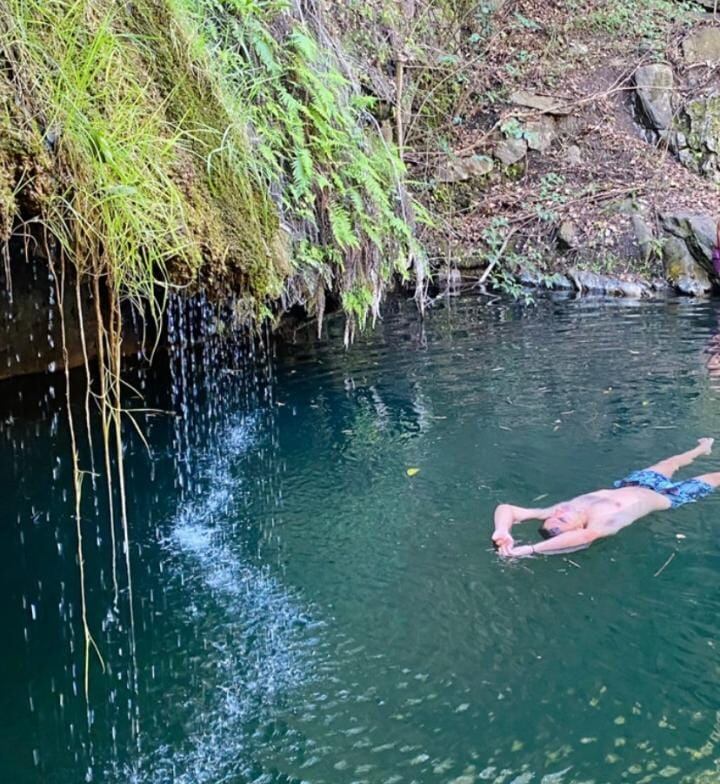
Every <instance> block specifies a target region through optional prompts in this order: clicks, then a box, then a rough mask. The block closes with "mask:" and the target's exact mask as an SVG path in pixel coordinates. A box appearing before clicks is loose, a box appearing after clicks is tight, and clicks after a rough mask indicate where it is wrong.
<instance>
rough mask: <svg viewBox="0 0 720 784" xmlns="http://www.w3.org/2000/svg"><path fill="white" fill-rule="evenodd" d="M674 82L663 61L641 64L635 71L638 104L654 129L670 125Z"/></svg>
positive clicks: (669, 70) (669, 69)
mask: <svg viewBox="0 0 720 784" xmlns="http://www.w3.org/2000/svg"><path fill="white" fill-rule="evenodd" d="M674 83H675V80H674V77H673V72H672V68H671V67H670V66H669V65H664V64H663V63H655V64H654V65H643V66H641V67H640V68H638V69H637V71H635V86H636V88H637V94H638V98H639V100H640V105H641V107H642V110H643V113H644V114H645V116H646V117H647V119H648V121H649V123H650V125H651V127H652V128H654V129H655V130H658V131H660V130H664V129H667V128H670V126H671V125H672V119H673V93H674Z"/></svg>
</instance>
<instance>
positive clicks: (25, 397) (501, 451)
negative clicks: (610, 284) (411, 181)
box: [0, 299, 720, 784]
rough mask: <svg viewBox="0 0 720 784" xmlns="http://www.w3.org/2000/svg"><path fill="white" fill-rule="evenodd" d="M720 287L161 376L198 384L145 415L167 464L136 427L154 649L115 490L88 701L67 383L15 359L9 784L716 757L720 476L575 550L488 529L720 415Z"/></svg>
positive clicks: (3, 745)
mask: <svg viewBox="0 0 720 784" xmlns="http://www.w3.org/2000/svg"><path fill="white" fill-rule="evenodd" d="M719 312H720V311H719V309H718V306H717V304H716V303H694V302H690V301H671V302H668V303H650V304H645V303H629V304H628V303H624V302H617V303H616V302H610V303H607V302H600V301H593V300H581V301H577V302H573V301H556V302H554V301H551V300H545V301H542V302H540V303H539V304H538V306H537V307H534V308H521V307H519V306H513V305H495V306H493V307H490V308H487V307H481V306H480V305H479V304H478V302H477V301H476V300H474V299H468V300H462V301H459V302H453V303H450V306H449V307H444V308H440V309H437V310H435V311H433V312H431V313H430V315H429V317H428V319H427V320H426V322H425V324H424V325H423V324H421V323H420V322H419V321H418V319H417V316H416V314H415V313H414V311H413V309H412V308H410V307H391V308H390V309H389V312H388V314H387V316H386V318H385V320H384V321H383V322H382V323H380V324H379V325H378V327H377V329H376V330H374V331H373V332H372V333H371V334H370V335H368V336H366V337H364V338H362V339H360V340H359V341H358V342H357V344H356V345H355V346H353V347H352V348H351V349H350V350H349V351H347V352H345V351H344V350H343V348H342V344H341V325H340V324H339V323H331V324H330V338H329V339H327V340H324V341H322V342H316V341H314V340H312V339H311V338H310V337H309V336H308V334H307V332H301V333H300V335H299V338H298V343H297V345H294V346H289V347H288V346H284V347H276V348H275V349H273V350H272V353H274V354H275V356H274V358H273V359H272V360H271V362H270V364H269V365H267V364H264V363H263V362H262V361H261V358H260V357H259V356H255V357H248V356H245V359H244V362H245V363H246V365H245V368H246V369H245V371H244V373H243V374H241V373H230V374H227V373H226V374H221V375H220V376H219V378H220V381H214V382H213V383H212V384H210V386H209V388H206V387H204V386H203V384H201V383H199V382H198V384H197V385H196V384H195V382H194V381H193V378H194V377H196V376H197V378H198V379H199V381H203V380H204V379H203V376H204V371H203V369H202V368H203V365H202V362H200V361H198V364H197V366H196V367H195V368H193V367H186V368H184V369H181V370H180V371H178V369H177V368H176V371H175V376H174V381H173V387H174V389H175V393H174V394H170V392H169V391H168V390H169V387H170V382H169V381H168V379H167V377H164V376H163V374H162V373H160V372H158V374H157V375H153V376H150V375H145V376H141V377H140V381H139V383H141V384H143V385H144V393H145V395H146V398H147V399H148V400H149V401H150V402H152V403H154V404H156V405H158V407H161V408H165V409H167V408H171V407H173V406H174V405H179V403H178V401H180V399H181V398H182V400H183V401H184V403H185V404H186V405H185V407H184V408H182V407H181V408H182V411H183V412H184V416H183V418H182V420H179V422H176V423H175V424H174V425H173V424H172V423H171V422H170V421H169V420H168V418H167V417H164V416H162V415H157V416H154V417H152V418H151V419H150V420H149V421H148V423H147V428H148V437H149V441H150V445H151V447H152V448H153V456H152V459H149V458H148V456H147V455H146V454H145V453H144V450H143V449H142V447H141V445H140V444H139V443H137V444H136V443H134V442H133V443H131V445H130V447H129V450H128V456H127V460H128V466H129V472H130V484H131V487H132V494H131V499H132V500H131V507H130V520H131V527H132V539H133V544H132V547H131V558H132V563H133V579H134V585H133V593H134V597H133V601H134V619H135V637H136V644H135V646H134V647H133V646H132V644H131V641H130V633H131V632H130V625H129V612H128V609H127V608H128V592H127V590H126V588H125V587H124V586H125V583H124V580H123V579H122V572H121V578H120V582H121V587H122V588H123V590H122V591H121V595H120V597H119V602H118V609H117V610H116V611H115V610H113V602H112V590H111V582H112V581H111V576H110V574H111V559H110V558H109V556H108V536H107V530H106V516H107V515H106V510H105V507H104V503H103V501H102V500H100V501H98V502H97V508H96V509H94V510H93V509H92V505H91V507H90V509H88V510H87V511H86V512H85V516H86V519H85V523H84V524H85V525H86V530H87V532H88V533H87V539H88V543H87V548H88V552H87V568H88V570H89V572H90V573H91V577H90V578H89V581H90V583H91V589H90V623H91V627H92V628H93V630H94V631H95V635H96V637H97V639H98V644H99V646H100V648H101V650H102V652H103V654H104V656H105V657H106V659H107V666H108V671H107V673H106V674H105V675H103V674H102V673H101V672H100V669H99V667H98V666H97V665H96V664H95V663H93V675H92V679H91V696H90V700H91V711H90V713H89V715H88V714H87V712H86V709H85V704H84V699H83V696H82V666H83V656H82V636H81V632H80V628H79V625H78V601H77V590H78V586H77V565H76V562H75V556H74V548H75V544H74V534H73V529H72V521H71V519H70V518H69V512H70V509H71V499H70V497H69V493H70V486H69V466H68V464H67V459H66V457H67V456H66V452H65V451H64V450H66V449H67V435H66V432H65V428H64V425H63V422H62V419H61V417H60V416H59V414H58V411H59V408H60V402H61V401H60V396H61V395H60V391H59V387H57V383H58V382H57V379H50V380H47V379H41V380H32V381H26V382H23V383H8V384H5V385H3V386H0V400H2V409H1V410H2V414H1V415H0V421H2V424H1V425H0V469H1V471H0V493H1V494H2V497H3V498H4V502H3V508H4V514H3V517H4V521H3V525H2V527H1V529H0V543H1V545H2V548H1V550H0V552H1V553H2V555H1V556H0V558H1V559H2V569H0V588H1V589H2V594H3V601H2V604H0V622H1V624H0V628H2V630H3V640H4V646H3V647H2V649H0V663H1V664H2V666H1V667H0V710H1V711H2V714H1V715H2V716H3V718H4V721H3V722H2V725H0V781H2V782H12V783H13V784H26V783H27V784H29V783H30V782H47V783H48V784H71V783H72V784H75V782H81V781H85V780H88V781H98V782H110V783H111V784H114V782H136V783H137V784H161V783H162V784H164V783H165V782H178V783H179V784H220V782H232V783H233V784H240V782H258V784H260V783H261V782H263V783H265V784H270V783H271V782H273V783H274V782H313V784H321V783H323V782H327V783H330V782H332V784H342V783H343V782H348V784H349V783H350V782H371V783H372V784H374V783H375V782H378V783H380V782H387V783H390V782H393V783H397V784H400V783H401V782H402V783H404V782H407V784H410V783H411V782H417V783H418V784H420V783H423V784H424V783H425V782H455V784H471V783H472V782H480V781H489V782H496V784H499V783H500V782H506V783H507V784H511V782H512V783H514V784H528V783H529V782H531V781H533V782H544V783H545V784H550V782H564V784H581V782H582V783H583V784H589V783H590V782H595V783H596V784H616V783H617V782H622V781H629V782H662V781H668V780H669V781H678V782H680V781H683V782H708V783H709V782H715V781H718V780H720V778H719V776H720V774H719V773H718V762H716V760H720V748H718V743H719V742H720V718H719V714H718V708H719V707H720V704H719V703H720V681H719V678H718V676H719V671H718V652H717V646H718V645H719V644H720V642H719V641H718V639H717V628H718V622H717V610H718V605H719V604H720V596H719V595H718V590H717V586H718V570H719V569H720V514H719V512H720V497H711V498H709V499H707V500H706V501H703V502H702V503H699V504H695V505H689V506H687V507H684V508H682V509H680V510H677V511H672V512H666V513H659V514H656V515H653V516H651V517H649V518H647V519H646V520H644V521H642V522H639V523H637V524H636V525H634V526H632V527H631V528H630V529H627V530H625V531H623V532H622V533H621V534H620V535H618V536H617V537H614V538H611V539H608V540H605V541H602V542H600V543H598V544H596V545H594V546H593V547H592V548H591V549H590V550H588V551H585V552H580V553H575V554H573V555H572V557H571V558H572V560H570V559H569V558H563V557H559V556H556V557H552V558H546V559H531V560H523V561H522V562H514V563H509V562H503V561H501V560H500V559H499V558H498V557H497V556H496V555H495V554H494V552H493V551H492V549H491V548H490V547H489V536H490V533H491V528H492V526H491V517H492V511H493V508H494V506H495V505H496V504H497V503H498V502H500V501H509V502H514V503H518V504H521V505H522V504H527V505H531V504H537V503H539V499H540V498H541V497H542V498H543V501H542V503H543V504H548V503H550V502H551V501H553V500H560V499H563V498H567V497H571V496H573V495H575V494H578V493H581V492H584V491H588V490H592V489H594V488H597V487H606V486H608V485H609V484H610V483H611V482H612V481H613V480H614V479H616V478H618V477H620V476H622V475H623V474H625V473H627V472H628V471H629V470H631V469H635V468H640V467H643V466H646V465H648V464H650V463H652V462H654V461H656V460H658V459H659V458H662V457H664V456H667V455H669V454H671V453H673V452H676V451H680V450H684V449H686V448H688V447H690V446H691V445H693V444H694V441H695V439H696V438H698V437H699V436H703V435H715V436H718V435H720V399H719V398H718V395H720V391H718V390H717V389H716V388H715V383H714V380H713V379H712V378H710V377H709V375H708V371H707V370H706V362H707V358H708V357H707V354H706V352H707V349H708V346H709V345H711V343H712V340H713V337H714V335H715V334H716V332H717V329H718V314H719ZM255 365H257V366H258V367H261V368H262V372H261V373H260V376H259V377H257V378H255V377H253V379H252V383H248V378H249V376H250V375H252V374H250V372H249V368H250V367H253V366H255ZM178 373H179V374H180V376H182V378H181V379H180V380H179V381H178V378H177V375H178ZM194 374H195V375H194ZM243 379H244V381H243ZM47 385H54V387H53V392H52V393H51V392H49V390H48V386H47ZM180 387H183V388H184V392H183V390H182V389H180V394H178V389H179V388H180ZM241 387H242V394H236V393H237V392H238V390H239V389H240V388H241ZM53 395H54V397H53ZM178 451H181V452H182V459H181V460H180V461H178V460H177V459H176V456H177V454H178ZM408 468H416V469H419V471H418V472H417V474H416V475H414V476H412V477H410V476H408V475H407V469H408ZM713 468H714V469H716V470H717V469H718V468H720V449H719V450H718V455H717V458H716V459H715V458H706V459H704V460H703V462H702V463H700V464H699V465H698V472H703V471H706V470H711V469H713ZM688 474H689V475H691V474H692V471H690V472H688ZM534 534H535V531H534V527H533V526H527V527H526V528H525V529H524V530H522V531H521V535H520V538H521V539H522V538H523V537H524V538H525V540H528V541H529V540H533V539H534ZM678 535H681V537H684V538H679V537H678ZM673 554H674V557H673V559H672V560H671V561H670V563H669V564H667V566H666V568H665V569H664V570H663V571H661V573H660V574H659V575H657V576H655V575H656V574H657V572H658V571H659V570H660V569H661V567H662V566H663V564H666V562H667V560H668V558H669V557H670V556H671V555H673ZM133 728H137V732H135V733H133Z"/></svg>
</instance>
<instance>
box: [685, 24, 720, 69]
mask: <svg viewBox="0 0 720 784" xmlns="http://www.w3.org/2000/svg"><path fill="white" fill-rule="evenodd" d="M683 55H684V56H685V61H686V62H687V63H688V64H689V65H695V64H697V63H709V64H711V65H716V64H718V63H720V26H718V27H703V28H701V29H700V30H695V31H693V32H692V33H690V35H688V37H687V38H686V39H685V40H684V41H683Z"/></svg>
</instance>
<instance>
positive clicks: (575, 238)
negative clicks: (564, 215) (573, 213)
mask: <svg viewBox="0 0 720 784" xmlns="http://www.w3.org/2000/svg"><path fill="white" fill-rule="evenodd" d="M558 241H559V242H560V244H561V245H564V246H565V247H566V248H570V249H571V250H572V249H575V248H579V247H580V232H579V230H578V227H577V226H576V225H575V224H574V223H573V222H572V221H570V220H564V221H563V222H562V223H561V224H560V228H559V229H558Z"/></svg>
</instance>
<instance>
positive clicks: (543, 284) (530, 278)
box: [518, 269, 573, 291]
mask: <svg viewBox="0 0 720 784" xmlns="http://www.w3.org/2000/svg"><path fill="white" fill-rule="evenodd" d="M518 280H519V281H520V283H522V284H523V286H529V287H531V288H538V289H554V290H557V291H567V290H568V289H571V288H572V287H573V284H572V281H571V280H570V279H569V278H567V277H566V276H565V275H561V274H560V273H559V272H555V273H553V274H552V275H543V274H542V273H540V272H538V271H537V270H535V269H524V270H521V271H520V272H519V273H518Z"/></svg>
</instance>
